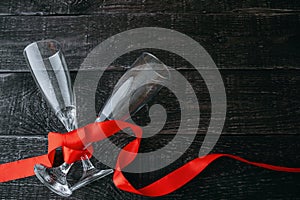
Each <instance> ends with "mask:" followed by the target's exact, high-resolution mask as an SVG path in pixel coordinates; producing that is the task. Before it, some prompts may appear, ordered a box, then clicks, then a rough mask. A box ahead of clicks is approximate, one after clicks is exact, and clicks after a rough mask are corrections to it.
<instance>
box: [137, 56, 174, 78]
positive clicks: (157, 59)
mask: <svg viewBox="0 0 300 200" xmlns="http://www.w3.org/2000/svg"><path fill="white" fill-rule="evenodd" d="M142 56H144V58H143V61H144V62H145V63H146V64H149V62H148V61H147V60H145V56H150V57H151V58H152V59H154V60H155V61H156V62H158V63H159V64H160V65H162V66H163V67H164V70H165V71H166V72H167V73H168V74H167V75H166V76H164V75H163V74H161V73H159V72H158V71H157V70H155V69H153V67H152V66H150V67H151V68H152V69H153V70H154V73H155V74H156V75H157V76H159V77H160V78H162V79H165V80H168V79H169V78H170V72H169V69H168V66H166V65H165V64H164V63H163V62H162V61H161V60H160V59H159V58H157V57H156V56H155V55H153V54H152V53H149V52H143V53H142ZM136 61H137V60H136ZM136 61H135V62H136ZM135 62H134V63H133V65H134V64H135Z"/></svg>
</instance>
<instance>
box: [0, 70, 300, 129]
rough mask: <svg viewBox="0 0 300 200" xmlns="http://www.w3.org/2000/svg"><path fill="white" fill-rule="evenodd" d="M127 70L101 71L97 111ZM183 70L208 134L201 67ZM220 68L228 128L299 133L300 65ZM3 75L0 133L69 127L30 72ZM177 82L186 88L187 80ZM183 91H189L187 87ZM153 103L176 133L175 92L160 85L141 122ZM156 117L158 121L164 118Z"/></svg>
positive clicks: (85, 88) (85, 90)
mask: <svg viewBox="0 0 300 200" xmlns="http://www.w3.org/2000/svg"><path fill="white" fill-rule="evenodd" d="M91 73H94V72H86V77H87V78H86V82H85V84H83V85H81V87H80V88H79V91H81V92H83V93H82V94H88V92H91V91H90V86H91V84H95V83H92V82H91V81H89V77H90V75H91ZM123 73H124V71H106V72H105V73H104V75H103V76H102V78H101V80H100V82H99V87H98V90H97V92H96V103H95V105H96V108H95V111H94V112H95V117H96V114H97V112H99V110H100V108H101V107H102V106H103V105H104V102H106V100H107V98H108V97H109V95H110V93H111V92H112V90H113V87H114V85H115V84H116V82H117V81H118V79H119V78H120V77H121V76H122V74H123ZM72 74H73V73H72ZM182 74H183V75H184V76H185V77H186V79H187V80H188V81H189V82H190V84H191V85H192V86H193V89H194V91H195V94H196V95H197V98H198V99H199V106H200V113H201V114H200V117H201V120H200V126H199V131H198V134H206V130H207V127H208V124H209V120H210V112H211V110H210V109H211V105H210V97H209V93H208V90H207V87H206V85H205V83H204V81H203V79H202V78H201V77H200V75H199V74H198V73H197V72H195V71H182ZM221 74H222V77H223V80H224V85H225V88H226V93H227V116H226V123H225V127H224V130H223V134H254V133H255V134H299V124H300V123H299V119H300V118H299V113H300V111H299V107H300V106H299V97H300V90H299V88H298V85H299V82H300V71H298V70H272V71H270V70H253V71H251V70H239V71H236V70H221ZM0 75H1V76H0V78H1V81H0V93H1V99H0V134H2V135H44V134H46V133H47V132H49V131H64V129H63V127H62V125H61V124H60V122H59V121H58V120H57V119H56V117H55V116H54V115H53V113H52V111H51V110H50V109H49V108H48V106H47V104H46V102H45V101H44V100H43V99H42V96H41V93H40V92H39V91H38V89H37V88H36V86H35V83H34V81H33V79H32V77H31V74H30V73H2V74H0ZM73 75H75V74H73ZM73 78H74V77H73ZM211 78H212V79H213V78H214V77H211ZM177 87H182V88H183V89H184V90H185V89H186V86H184V85H182V84H179V85H177ZM184 92H185V94H190V92H189V91H187V90H185V91H184ZM88 97H90V96H88ZM92 101H93V99H91V98H87V99H84V96H82V95H81V96H80V98H79V99H78V101H77V102H78V103H79V105H80V109H82V110H81V111H85V110H86V109H87V108H88V106H89V105H91V103H92ZM152 104H161V105H162V106H164V107H165V108H166V109H167V113H168V119H167V122H166V124H165V127H164V130H163V132H162V133H169V134H176V133H177V128H178V126H179V125H180V108H179V104H178V101H177V100H176V97H175V96H174V95H173V93H171V92H170V91H168V90H167V89H163V90H161V92H160V93H159V94H158V96H157V97H156V98H155V100H153V101H152V102H150V104H149V106H147V107H145V108H144V109H142V110H140V111H139V112H138V113H137V114H136V115H135V117H134V119H135V120H136V122H137V123H138V124H140V125H146V124H147V123H149V122H150V118H149V117H148V110H149V107H150V106H151V105H152ZM216 106H218V105H216ZM81 113H83V112H81ZM92 117H93V118H90V117H86V118H87V119H86V121H83V122H82V123H84V124H86V123H90V122H92V121H93V120H94V116H92ZM157 117H159V115H158V114H154V116H153V119H152V120H154V121H155V119H158V118H157ZM188 117H189V118H190V119H191V120H195V119H196V117H197V116H194V115H193V114H192V113H190V114H189V116H188ZM218 119H219V118H218ZM156 123H157V125H159V124H160V123H163V122H161V121H156ZM195 123H196V121H195Z"/></svg>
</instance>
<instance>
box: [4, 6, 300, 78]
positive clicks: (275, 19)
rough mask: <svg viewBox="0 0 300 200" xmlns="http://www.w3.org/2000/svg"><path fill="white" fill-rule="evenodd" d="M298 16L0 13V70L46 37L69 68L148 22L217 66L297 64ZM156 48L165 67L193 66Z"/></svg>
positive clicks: (20, 60) (17, 65)
mask: <svg viewBox="0 0 300 200" xmlns="http://www.w3.org/2000/svg"><path fill="white" fill-rule="evenodd" d="M299 19H300V18H299V12H295V13H276V12H270V13H268V12H260V11H258V12H255V11H253V12H244V11H242V12H240V13H239V12H238V13H228V14H211V15H194V14H177V13H175V14H163V13H158V14H151V13H150V14H149V13H101V14H96V15H90V16H86V15H80V16H1V17H0V43H1V46H0V52H1V53H0V70H1V71H2V72H3V71H5V72H7V71H28V68H27V67H26V64H25V60H24V57H23V55H22V51H23V49H24V48H25V46H26V45H27V44H29V43H30V42H33V41H37V40H41V39H47V38H53V39H56V40H58V41H60V42H61V43H62V47H63V49H64V52H65V55H66V60H67V62H68V63H69V68H70V69H71V70H76V69H78V68H79V66H80V64H81V63H82V62H83V59H84V58H85V57H86V56H87V55H88V53H89V52H90V51H91V50H92V49H93V48H94V47H95V46H97V45H98V44H100V43H101V42H102V41H104V40H105V39H107V38H109V37H111V36H113V35H115V34H117V33H120V32H122V31H126V30H129V29H133V28H138V27H149V26H151V27H163V28H169V29H173V30H177V31H179V32H182V33H184V34H186V35H188V36H189V37H191V38H193V39H194V40H196V41H197V42H199V43H200V44H201V45H202V46H203V47H204V48H205V49H206V50H207V51H208V53H209V54H210V55H211V56H212V58H213V60H214V61H215V63H216V64H217V66H218V67H219V68H222V69H274V68H292V69H298V68H299V62H300V57H299V55H300V47H299V44H300V42H299V38H300V37H299V36H300V20H299ZM160 39H163V36H161V38H160ZM181 48H182V47H181ZM185 48H187V52H186V53H187V54H191V52H190V51H189V49H188V46H186V47H185ZM158 52H159V53H158V57H159V58H160V59H162V60H163V61H164V62H165V63H166V64H168V65H170V66H175V67H177V68H180V69H190V68H193V67H192V66H191V65H190V64H189V63H187V62H186V61H185V60H184V59H183V58H180V57H179V56H176V55H174V54H171V53H168V52H161V51H158ZM136 55H137V54H134V53H132V54H128V55H127V56H126V55H124V59H123V60H122V59H121V58H120V59H119V62H118V63H116V64H123V65H124V64H131V63H130V62H129V60H132V59H134V58H136ZM192 56H194V57H198V56H199V55H197V54H192ZM96 67H98V66H93V68H96Z"/></svg>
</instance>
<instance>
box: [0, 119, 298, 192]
mask: <svg viewBox="0 0 300 200" xmlns="http://www.w3.org/2000/svg"><path fill="white" fill-rule="evenodd" d="M125 128H131V129H132V131H133V132H134V134H135V136H136V139H134V140H133V141H131V142H130V143H129V144H127V145H126V146H125V147H124V148H123V149H122V150H121V152H120V153H119V155H118V159H117V162H116V167H115V172H114V176H113V181H114V184H115V185H116V187H118V188H119V189H121V190H124V191H127V192H131V193H135V194H139V195H144V196H151V197H156V196H162V195H166V194H169V193H171V192H173V191H175V190H177V189H178V188H180V187H182V186H183V185H185V184H186V183H188V182H189V181H190V180H192V179H193V178H194V177H195V176H197V175H198V174H199V173H201V172H202V171H203V170H204V169H205V168H206V167H207V166H208V165H209V164H210V163H212V162H213V161H214V160H216V159H218V158H220V157H229V158H232V159H235V160H238V161H241V162H244V163H247V164H250V165H254V166H257V167H262V168H265V169H269V170H275V171H283V172H300V168H288V167H280V166H274V165H268V164H264V163H257V162H251V161H248V160H245V159H243V158H241V157H238V156H234V155H229V154H209V155H206V156H203V157H199V158H196V159H194V160H192V161H190V162H188V163H186V164H185V165H183V166H181V167H180V168H178V169H176V170H174V171H173V172H171V173H169V174H167V175H166V176H164V177H162V178H161V179H159V180H157V181H155V182H153V183H151V184H150V185H148V186H146V187H143V188H141V189H136V188H135V187H134V186H132V185H131V183H130V182H129V181H128V180H127V179H126V177H125V176H124V174H123V173H122V169H123V168H124V167H126V166H127V165H129V164H130V163H131V162H132V161H133V160H134V159H135V157H136V155H137V153H138V150H139V146H140V142H141V136H142V129H141V127H139V126H136V125H133V124H130V123H127V122H123V121H116V120H110V121H105V122H97V123H92V124H88V125H87V126H84V127H82V128H79V129H77V130H74V131H71V132H69V133H66V134H60V133H53V132H50V133H49V134H48V153H47V154H45V155H41V156H37V157H32V158H27V159H23V160H18V161H15V162H10V163H5V164H1V165H0V182H6V181H10V180H15V179H19V178H25V177H28V176H32V175H34V172H33V167H34V165H35V164H43V165H45V166H47V167H52V166H53V161H54V155H55V149H57V148H58V147H62V148H63V155H64V161H65V162H67V163H73V162H75V161H78V160H80V157H81V155H83V154H88V155H89V156H91V155H92V154H91V153H90V152H92V147H89V148H88V149H85V144H89V143H92V142H96V141H100V140H103V139H105V138H108V137H110V136H112V135H114V134H116V133H117V132H119V131H120V130H123V129H125Z"/></svg>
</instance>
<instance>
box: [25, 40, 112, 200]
mask: <svg viewBox="0 0 300 200" xmlns="http://www.w3.org/2000/svg"><path fill="white" fill-rule="evenodd" d="M24 56H25V58H26V61H27V64H28V66H29V68H30V70H31V73H32V75H33V77H34V80H35V82H36V84H37V85H38V87H39V89H40V90H41V92H42V94H43V96H44V98H45V99H46V101H47V102H48V104H49V105H50V107H51V108H52V109H53V111H54V112H55V115H56V116H57V117H58V119H59V120H60V121H61V122H62V123H63V125H64V126H65V128H66V129H67V131H72V130H74V129H76V128H77V121H76V109H75V98H74V94H73V91H72V87H71V80H70V74H69V71H68V68H67V64H66V61H65V59H64V55H63V53H62V50H61V46H60V44H59V43H58V42H57V41H55V40H42V41H38V42H34V43H31V44H29V45H28V46H27V47H26V48H25V49H24ZM81 160H82V165H83V170H84V174H85V177H83V178H82V179H81V181H82V182H84V181H87V180H88V179H89V178H90V177H97V179H99V178H102V177H104V176H106V175H108V174H110V173H112V172H113V170H111V169H109V170H98V169H96V168H95V167H94V166H93V164H92V163H91V161H90V160H89V159H88V157H87V156H86V155H85V156H83V157H82V158H81ZM72 165H73V164H68V163H63V164H62V165H60V166H58V167H53V168H47V167H45V166H43V165H40V164H37V165H35V168H34V172H35V174H36V176H37V177H38V179H39V180H40V181H41V182H42V183H43V184H44V185H45V186H47V187H48V188H49V189H50V190H52V191H53V192H55V193H57V194H59V195H61V196H70V195H71V194H72V190H71V189H70V185H69V183H68V182H67V174H68V172H69V170H70V168H71V167H72Z"/></svg>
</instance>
